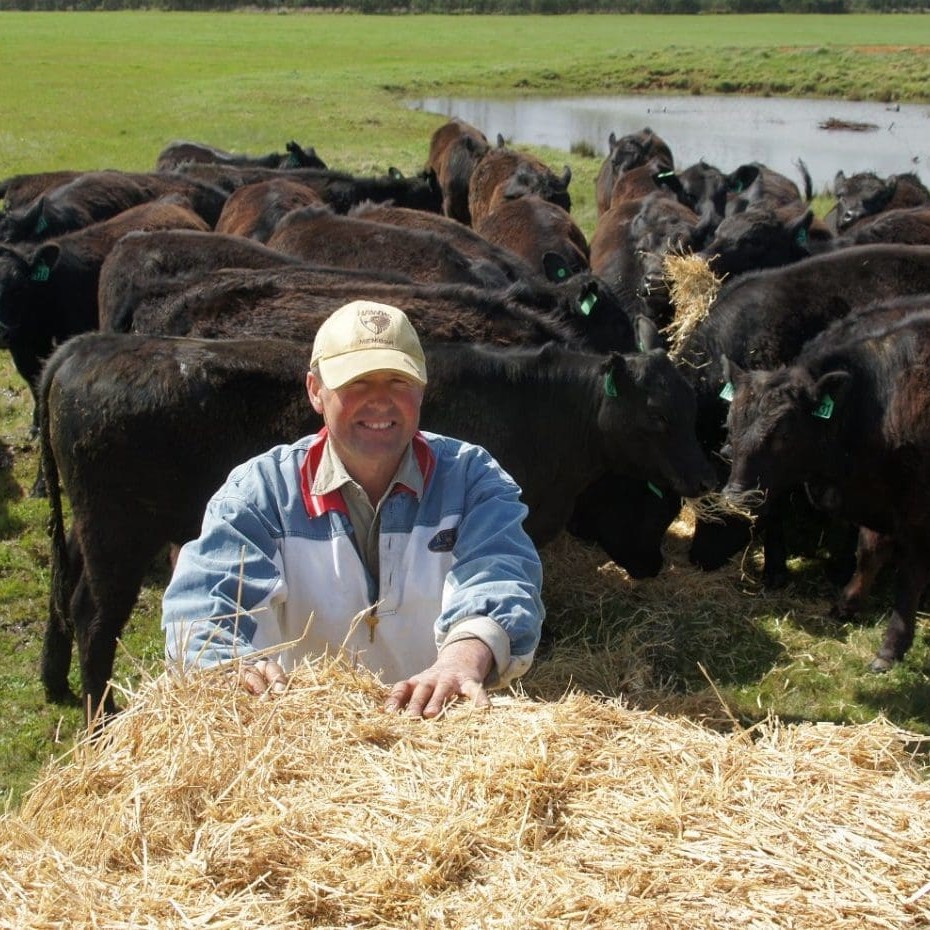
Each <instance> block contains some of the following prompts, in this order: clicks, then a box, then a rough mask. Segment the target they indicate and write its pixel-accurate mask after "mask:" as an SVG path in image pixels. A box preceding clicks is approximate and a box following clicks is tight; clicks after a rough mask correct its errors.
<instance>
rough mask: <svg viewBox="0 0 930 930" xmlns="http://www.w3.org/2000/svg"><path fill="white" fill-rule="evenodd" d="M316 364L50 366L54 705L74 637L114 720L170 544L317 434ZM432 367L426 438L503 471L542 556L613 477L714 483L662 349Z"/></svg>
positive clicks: (70, 357)
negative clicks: (151, 572)
mask: <svg viewBox="0 0 930 930" xmlns="http://www.w3.org/2000/svg"><path fill="white" fill-rule="evenodd" d="M309 350H310V344H309V343H306V344H304V345H303V346H301V345H295V344H293V343H287V342H276V341H273V340H257V341H256V340H246V341H238V340H196V339H183V340H178V339H160V338H152V337H139V336H126V335H124V336H120V335H113V334H101V333H94V334H87V335H85V336H81V337H78V338H76V339H74V340H72V341H71V342H69V343H68V345H67V346H64V347H63V348H62V349H61V350H60V351H59V352H58V353H56V354H55V356H54V357H53V358H52V359H51V361H50V362H49V365H48V367H47V369H46V372H45V375H44V379H43V393H42V397H43V416H42V424H43V434H42V453H43V464H44V467H45V469H46V474H47V476H48V480H49V499H50V503H51V505H52V510H53V523H52V539H53V568H52V574H53V580H52V596H51V600H50V621H49V625H48V628H47V631H46V639H45V650H44V655H43V673H42V674H43V682H44V684H45V688H46V692H47V694H48V695H49V697H50V698H51V699H54V700H64V699H67V697H68V693H69V692H68V685H67V672H68V667H69V663H70V655H71V644H72V639H73V638H76V639H77V641H78V651H79V654H80V662H81V678H82V688H83V691H84V693H85V696H86V698H87V699H88V700H89V701H90V706H91V707H92V708H96V707H98V706H99V705H100V704H101V702H103V706H104V708H105V710H106V711H107V712H112V711H113V710H114V706H113V701H112V698H110V697H109V696H108V697H106V698H104V694H105V691H106V682H107V680H108V678H109V677H110V675H111V673H112V667H113V657H114V651H115V646H116V640H117V637H118V636H119V635H120V632H121V630H122V628H123V625H124V624H125V622H126V620H127V619H128V616H129V613H130V611H131V610H132V607H133V604H134V603H135V600H136V597H137V596H138V592H139V588H140V586H141V583H142V578H143V576H144V574H145V572H146V570H147V569H148V567H149V564H150V563H151V560H152V559H153V558H154V557H155V555H156V554H157V553H158V552H159V550H160V549H161V548H162V547H163V546H164V545H165V544H166V543H169V542H177V543H181V542H184V541H186V540H187V539H189V538H191V537H192V536H194V535H196V533H197V531H198V525H199V521H200V519H201V517H202V514H203V509H204V507H205V505H206V501H207V499H208V498H209V495H210V494H211V493H212V491H213V490H214V489H215V488H216V487H217V486H218V485H219V484H220V483H221V481H222V480H223V479H224V477H225V475H226V474H227V472H228V471H229V470H230V469H231V468H232V467H234V466H235V465H236V464H238V463H239V462H241V461H243V460H244V459H245V458H247V457H249V456H251V455H253V454H256V453H257V452H259V451H261V450H263V449H265V448H268V447H270V446H272V445H274V444H276V443H278V442H282V441H288V440H291V439H293V438H294V437H296V436H298V435H301V434H304V433H306V432H309V431H311V430H313V429H316V428H318V427H319V425H320V423H319V421H318V419H317V418H316V416H315V415H314V414H313V412H312V410H311V409H310V407H309V404H308V402H307V399H306V396H305V391H304V387H303V382H304V377H305V374H306V365H307V356H308V355H309ZM426 353H427V364H428V368H429V371H430V382H429V385H428V387H427V391H426V397H425V399H424V404H423V408H422V416H421V423H422V426H423V428H424V429H429V430H434V431H437V432H443V433H447V434H450V435H455V436H459V437H461V438H464V439H467V440H470V441H473V442H477V443H479V444H481V445H484V446H485V447H486V448H488V449H489V450H490V451H491V453H492V454H493V455H495V457H497V458H498V460H499V461H500V462H501V464H502V465H503V466H504V467H505V468H506V469H507V470H508V471H510V472H511V474H513V476H514V477H515V478H516V479H517V481H518V482H519V483H520V484H521V486H522V488H523V496H524V500H525V501H526V503H527V506H528V507H529V511H530V513H529V516H528V518H527V524H526V526H527V530H528V531H529V532H530V534H531V536H532V537H533V538H534V540H535V541H536V542H537V544H539V545H544V544H545V543H546V542H548V541H549V540H551V539H552V538H553V537H554V536H555V535H556V534H557V533H559V532H560V531H561V530H562V529H563V528H564V527H565V525H566V523H567V522H568V520H569V519H570V517H571V515H572V509H573V502H574V501H575V499H576V498H577V496H578V495H579V494H580V493H581V492H582V491H583V490H584V489H585V488H587V487H588V486H590V485H591V484H593V483H594V482H596V481H598V480H599V479H601V478H603V477H604V476H606V475H608V474H611V473H616V474H621V475H627V476H630V477H634V478H637V479H642V480H645V479H654V480H655V481H656V482H659V483H661V484H663V485H666V486H668V487H670V488H672V489H673V491H674V492H675V493H676V494H680V495H697V494H700V493H701V492H702V491H703V490H704V489H705V488H706V487H707V486H708V485H709V483H710V482H711V481H712V479H713V472H712V470H711V468H710V465H709V463H708V462H707V461H706V459H705V458H704V457H703V455H702V453H701V450H700V449H699V447H698V445H697V441H696V438H695V435H694V398H693V394H692V392H691V390H690V388H689V386H688V384H687V382H686V381H685V380H684V378H683V377H682V375H681V374H680V372H678V370H677V369H676V368H675V366H674V365H673V364H672V363H671V361H670V360H669V359H668V357H667V356H666V354H665V353H664V352H663V351H661V350H654V351H650V352H645V353H636V354H631V355H621V354H618V353H615V354H611V355H606V356H604V355H592V354H590V353H585V352H578V351H574V350H571V349H567V348H565V347H563V346H558V345H546V346H542V347H537V348H529V349H527V348H522V347H509V348H498V349H493V348H490V347H486V346H472V345H432V346H430V345H427V346H426ZM102 463H105V467H101V464H102ZM114 475H119V476H120V477H119V480H114V477H113V476H114ZM62 485H63V487H64V489H65V491H66V492H67V494H68V496H69V498H70V501H71V509H72V516H73V526H72V530H71V534H70V539H69V538H68V535H67V534H66V532H65V527H64V521H63V516H62V510H61V486H62ZM618 519H620V520H622V516H619V517H618Z"/></svg>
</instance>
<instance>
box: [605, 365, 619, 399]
mask: <svg viewBox="0 0 930 930" xmlns="http://www.w3.org/2000/svg"><path fill="white" fill-rule="evenodd" d="M604 393H605V394H606V395H607V396H608V397H616V396H617V382H616V381H614V373H613V372H612V371H608V372H607V374H606V375H604Z"/></svg>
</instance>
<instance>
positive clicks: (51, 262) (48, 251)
mask: <svg viewBox="0 0 930 930" xmlns="http://www.w3.org/2000/svg"><path fill="white" fill-rule="evenodd" d="M60 254H61V249H60V248H59V246H58V243H57V242H46V243H45V244H44V245H42V246H41V247H40V248H39V249H37V250H36V251H35V253H34V254H33V256H32V262H31V263H30V266H29V278H30V280H32V281H39V282H41V283H44V282H46V281H48V279H49V278H50V277H51V274H52V269H53V268H54V267H55V263H56V262H57V261H58V257H59V255H60Z"/></svg>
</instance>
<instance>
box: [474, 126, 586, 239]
mask: <svg viewBox="0 0 930 930" xmlns="http://www.w3.org/2000/svg"><path fill="white" fill-rule="evenodd" d="M571 179H572V169H571V168H570V167H569V166H568V165H566V166H565V170H564V171H563V172H562V174H561V176H559V175H556V174H555V172H553V171H552V169H551V168H549V167H548V166H547V165H546V164H545V163H544V162H543V161H542V160H541V159H539V158H537V157H536V156H535V155H530V154H528V153H526V152H517V151H515V150H513V149H510V148H507V147H506V146H505V145H504V139H503V137H502V136H498V139H497V148H493V149H490V150H489V151H488V152H487V153H486V154H485V156H484V158H482V159H481V161H480V162H479V163H478V164H477V166H476V167H475V170H474V171H473V172H472V176H471V184H470V185H469V189H468V209H469V212H470V213H471V221H472V225H477V224H478V223H480V222H481V220H483V219H484V218H485V217H486V216H487V215H488V214H489V213H490V212H491V211H492V210H494V208H495V207H497V206H498V204H500V203H502V202H503V201H504V200H513V199H514V198H516V197H525V196H526V195H527V194H538V195H539V196H540V197H542V199H543V200H548V201H550V202H551V203H554V204H557V205H558V206H560V207H562V208H563V209H564V210H568V211H570V210H571V208H572V201H571V197H570V195H569V193H568V185H569V182H570V181H571Z"/></svg>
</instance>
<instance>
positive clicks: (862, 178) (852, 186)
mask: <svg viewBox="0 0 930 930" xmlns="http://www.w3.org/2000/svg"><path fill="white" fill-rule="evenodd" d="M896 186H897V181H896V179H895V178H894V177H891V178H889V179H888V180H887V181H886V180H883V179H882V178H880V177H879V176H878V175H877V174H874V173H873V172H871V171H863V172H860V173H859V174H854V175H851V176H850V177H848V178H847V177H846V175H845V174H844V173H843V172H842V171H838V172H837V173H836V177H835V178H834V179H833V193H834V196H835V197H836V228H837V229H838V230H844V229H846V228H848V227H849V226H852V224H853V223H855V222H857V221H858V220H861V219H862V218H863V217H865V216H871V215H872V214H874V213H880V212H881V211H882V210H884V209H885V208H886V207H887V206H888V204H889V203H890V202H891V198H892V197H894V193H895V188H896Z"/></svg>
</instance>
